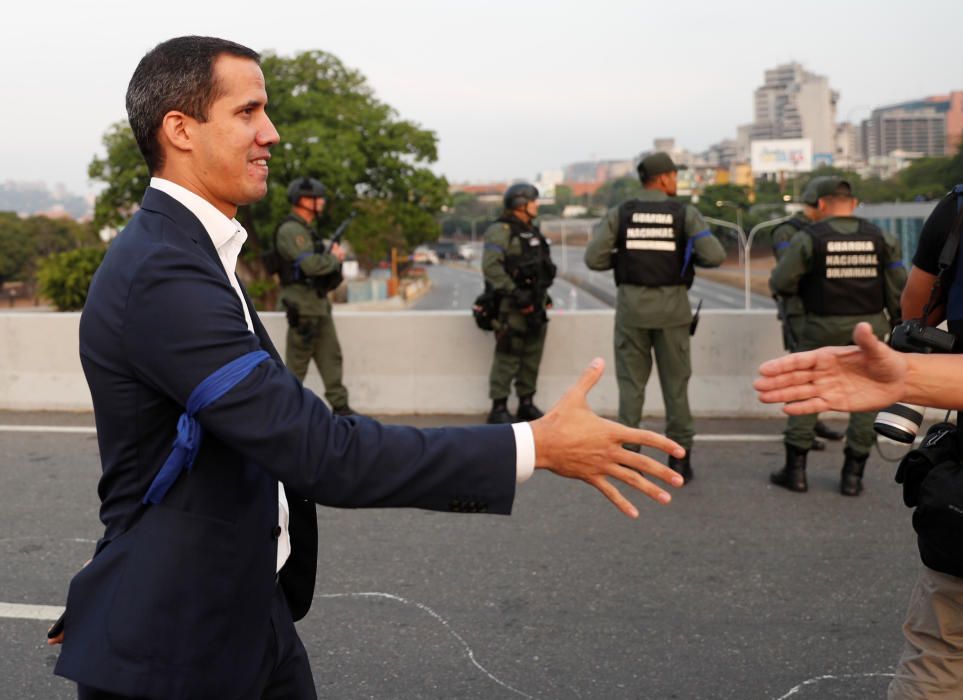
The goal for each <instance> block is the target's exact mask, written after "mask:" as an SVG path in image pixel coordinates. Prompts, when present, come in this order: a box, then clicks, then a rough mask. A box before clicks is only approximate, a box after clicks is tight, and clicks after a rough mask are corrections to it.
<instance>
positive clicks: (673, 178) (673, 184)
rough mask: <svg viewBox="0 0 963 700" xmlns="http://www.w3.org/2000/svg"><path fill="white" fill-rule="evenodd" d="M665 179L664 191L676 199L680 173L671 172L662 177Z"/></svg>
mask: <svg viewBox="0 0 963 700" xmlns="http://www.w3.org/2000/svg"><path fill="white" fill-rule="evenodd" d="M662 177H663V178H664V180H663V182H664V183H665V189H664V190H663V191H664V192H665V193H666V194H667V195H669V196H670V197H675V195H676V192H678V191H679V173H677V172H676V171H675V170H672V171H669V172H667V173H664V174H663V175H662Z"/></svg>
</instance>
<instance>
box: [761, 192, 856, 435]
mask: <svg viewBox="0 0 963 700" xmlns="http://www.w3.org/2000/svg"><path fill="white" fill-rule="evenodd" d="M823 179H824V178H819V177H817V178H813V179H812V180H810V181H809V184H807V185H806V189H805V190H803V195H802V202H803V209H802V211H797V212H796V213H795V214H793V216H792V218H791V219H789V220H788V221H784V222H783V223H781V224H779V225H778V226H776V227H775V228H774V229H773V230H772V254H773V256H774V257H775V258H776V261H777V262H778V261H779V259H780V258H781V257H782V255H783V253H785V252H786V248H788V247H789V241H791V240H792V237H793V236H795V235H796V234H797V233H798V232H799V231H802V230H803V229H804V228H806V227H807V226H808V225H809V224H811V223H813V221H815V220H816V207H817V205H818V204H819V197H818V196H817V190H816V188H817V187H818V185H819V182H820V181H821V180H823ZM775 297H776V302H777V304H778V305H779V317H780V321H782V324H783V331H782V337H783V345H784V346H785V347H786V350H788V351H789V352H795V351H796V346H797V345H798V344H799V338H800V335H801V334H802V327H803V322H804V320H805V318H806V309H804V308H803V303H802V299H800V298H799V297H798V296H787V295H783V294H777V295H775ZM815 433H816V437H815V438H813V444H812V449H814V450H825V449H826V444H825V443H824V442H822V441H821V440H818V439H816V438H825V439H827V440H834V441H835V440H842V439H843V434H842V433H841V432H839V431H838V430H833V429H832V428H830V427H829V426H828V425H826V424H825V423H823V422H822V421H816V429H815Z"/></svg>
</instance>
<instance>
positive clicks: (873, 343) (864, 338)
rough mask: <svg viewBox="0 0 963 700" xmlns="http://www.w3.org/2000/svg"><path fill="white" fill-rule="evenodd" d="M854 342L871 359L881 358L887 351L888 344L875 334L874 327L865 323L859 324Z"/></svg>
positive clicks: (854, 335) (854, 331)
mask: <svg viewBox="0 0 963 700" xmlns="http://www.w3.org/2000/svg"><path fill="white" fill-rule="evenodd" d="M853 342H854V343H856V345H858V346H859V347H860V349H861V350H863V352H865V353H866V354H867V355H869V356H870V358H871V359H876V358H879V357H881V356H882V355H884V354H885V353H886V350H887V346H886V343H884V342H882V341H881V340H880V339H879V338H877V337H876V336H875V335H874V334H873V327H872V326H871V325H869V324H868V323H866V322H865V321H863V322H862V323H857V324H856V327H855V328H854V329H853Z"/></svg>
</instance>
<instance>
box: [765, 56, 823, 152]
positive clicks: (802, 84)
mask: <svg viewBox="0 0 963 700" xmlns="http://www.w3.org/2000/svg"><path fill="white" fill-rule="evenodd" d="M764 75H765V83H764V84H763V85H762V86H761V87H759V88H757V89H756V91H755V93H754V95H753V109H754V115H755V119H754V120H753V123H752V130H751V138H752V140H753V141H760V140H768V139H800V138H802V139H809V140H810V141H812V145H813V154H814V157H817V158H818V157H819V156H821V155H822V154H827V155H828V156H829V157H830V158H832V154H833V153H834V152H835V150H836V103H837V102H838V101H839V93H838V92H836V91H835V90H832V89H831V88H830V87H829V79H828V78H827V77H826V76H823V75H816V74H815V73H810V72H809V71H807V70H806V69H805V68H803V67H802V65H801V64H799V63H795V62H793V63H786V64H784V65H781V66H777V67H775V68H772V69H770V70H767V71H765V74H764Z"/></svg>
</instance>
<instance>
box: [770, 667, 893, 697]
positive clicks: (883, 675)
mask: <svg viewBox="0 0 963 700" xmlns="http://www.w3.org/2000/svg"><path fill="white" fill-rule="evenodd" d="M893 677H894V674H892V673H846V674H843V675H841V676H816V677H815V678H810V679H809V680H808V681H803V682H802V683H800V684H799V685H797V686H796V687H795V688H793V689H792V690H790V691H789V692H788V693H786V694H785V695H780V696H779V697H778V698H776V700H786V698H790V697H792V696H793V695H795V694H796V693H798V692H799V691H800V690H802V689H803V688H804V687H805V686H807V685H815V684H816V683H819V682H820V681H827V680H832V681H841V680H845V679H847V678H893Z"/></svg>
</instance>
